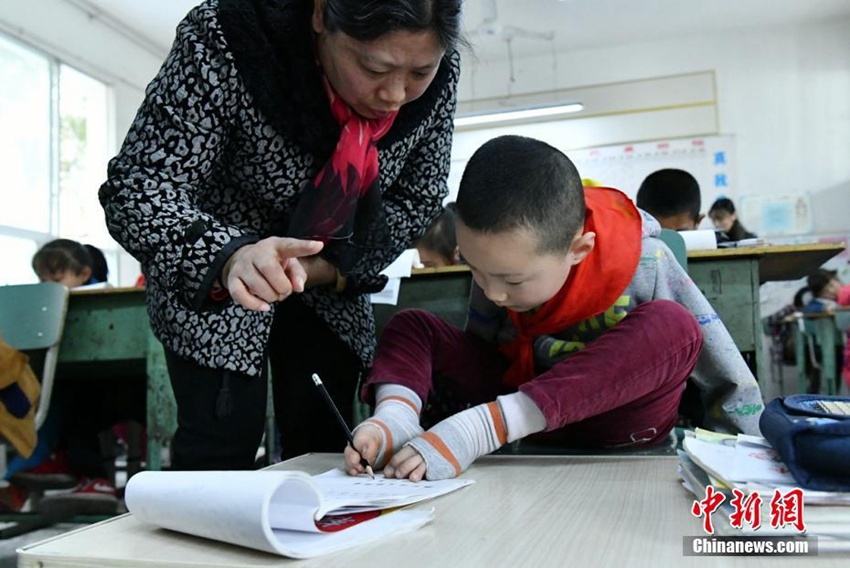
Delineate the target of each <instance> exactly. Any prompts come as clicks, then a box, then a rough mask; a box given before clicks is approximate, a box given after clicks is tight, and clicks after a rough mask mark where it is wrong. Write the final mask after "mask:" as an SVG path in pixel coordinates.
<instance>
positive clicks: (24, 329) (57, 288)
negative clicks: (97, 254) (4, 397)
mask: <svg viewBox="0 0 850 568" xmlns="http://www.w3.org/2000/svg"><path fill="white" fill-rule="evenodd" d="M67 311H68V288H66V287H65V286H63V285H62V284H57V283H56V282H41V283H39V284H20V285H13V286H0V338H2V339H3V341H5V342H6V343H7V344H8V345H10V346H12V347H14V348H15V349H17V350H19V351H23V352H24V353H26V354H27V355H29V356H30V358H31V360H33V359H34V360H38V361H43V363H42V364H41V365H39V367H40V369H38V370H36V369H34V370H35V372H36V374H37V375H38V378H39V380H40V381H41V395H40V397H39V401H38V409H37V410H36V414H35V426H36V428H39V427H41V425H42V424H43V423H44V420H45V418H47V409H48V408H49V407H50V396H51V393H52V391H53V378H54V375H55V373H56V363H57V362H58V360H59V343H60V342H61V341H62V331H63V329H64V328H65V314H66V313H67Z"/></svg>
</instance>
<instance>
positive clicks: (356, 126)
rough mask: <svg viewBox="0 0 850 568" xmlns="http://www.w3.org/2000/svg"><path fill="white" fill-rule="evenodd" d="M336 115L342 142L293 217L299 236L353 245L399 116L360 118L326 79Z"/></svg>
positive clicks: (295, 233)
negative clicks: (382, 145)
mask: <svg viewBox="0 0 850 568" xmlns="http://www.w3.org/2000/svg"><path fill="white" fill-rule="evenodd" d="M323 82H324V86H325V92H326V93H327V95H328V99H329V100H330V103H331V113H333V115H334V118H336V120H337V122H338V123H339V124H340V126H341V130H340V135H339V141H338V142H337V144H336V148H335V149H334V152H333V154H332V155H331V157H330V159H329V160H328V161H327V163H325V165H324V166H323V167H322V169H321V170H319V174H318V175H317V176H316V180H315V182H314V186H315V189H314V190H312V191H311V190H310V189H305V190H304V193H303V194H302V198H301V199H300V200H299V204H298V208H297V209H296V212H295V213H294V214H293V220H292V222H293V227H292V233H293V236H298V237H302V238H315V239H319V240H322V241H325V242H327V241H328V240H329V239H347V238H349V237H351V235H352V233H353V232H354V219H355V215H356V212H357V203H358V200H359V199H360V198H361V197H363V196H365V195H366V194H367V193H368V192H369V191H370V190H372V189H373V186H374V187H376V186H377V184H376V183H375V182H376V180H377V179H378V148H377V143H378V140H379V139H380V138H381V137H382V136H384V135H385V134H386V133H387V132H388V131H389V129H390V128H391V127H392V125H393V121H394V120H395V117H396V116H397V115H398V112H394V113H392V114H389V115H387V116H385V117H382V118H378V119H369V118H364V117H362V116H360V115H359V114H357V113H356V112H354V110H353V109H352V108H351V107H350V106H348V104H347V103H346V102H345V101H344V100H342V97H340V96H339V95H338V94H337V93H336V91H334V90H333V87H331V85H330V83H329V82H328V80H327V78H323Z"/></svg>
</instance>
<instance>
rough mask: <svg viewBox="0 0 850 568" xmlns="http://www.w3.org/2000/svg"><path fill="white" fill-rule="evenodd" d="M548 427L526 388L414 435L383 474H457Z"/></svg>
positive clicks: (433, 476) (438, 476)
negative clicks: (484, 457)
mask: <svg viewBox="0 0 850 568" xmlns="http://www.w3.org/2000/svg"><path fill="white" fill-rule="evenodd" d="M545 427H546V419H545V418H544V416H543V413H542V412H541V411H540V409H539V408H538V407H537V405H536V404H534V402H533V401H532V400H531V398H529V397H528V396H526V395H525V394H523V393H521V392H517V393H513V394H509V395H503V396H500V397H498V398H497V399H496V400H494V401H493V402H488V403H486V404H480V405H478V406H475V407H472V408H469V409H467V410H464V411H463V412H459V413H457V414H455V415H454V416H450V417H449V418H446V419H445V420H443V421H442V422H440V423H439V424H437V425H436V426H434V427H433V428H431V429H430V430H428V431H427V432H425V433H424V434H422V435H421V436H419V437H417V438H414V439H413V440H411V441H410V442H408V444H407V446H408V447H407V448H404V449H403V450H402V451H400V452H399V453H398V455H396V456H395V457H394V458H393V459H392V460H390V463H389V464H388V466H387V467H386V468H384V473H385V474H386V475H388V476H389V477H392V476H398V477H409V478H410V479H412V480H415V481H418V480H420V479H422V478H423V477H425V478H427V479H429V480H432V481H433V480H436V479H448V478H451V477H457V476H458V475H460V474H461V473H463V472H464V471H466V469H467V468H468V467H469V466H470V464H472V462H474V461H475V460H476V459H478V458H479V457H481V456H483V455H486V454H489V453H491V452H493V451H495V450H497V449H499V448H501V447H502V446H503V445H505V444H506V443H507V442H513V441H514V440H518V439H520V438H524V437H525V436H528V435H529V434H533V433H535V432H540V431H541V430H543V429H544V428H545ZM411 448H413V449H414V450H416V452H413V451H411Z"/></svg>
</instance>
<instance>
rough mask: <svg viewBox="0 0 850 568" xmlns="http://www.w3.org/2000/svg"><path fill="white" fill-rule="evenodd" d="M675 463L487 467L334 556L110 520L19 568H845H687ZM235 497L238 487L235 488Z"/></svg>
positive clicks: (684, 498)
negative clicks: (417, 517)
mask: <svg viewBox="0 0 850 568" xmlns="http://www.w3.org/2000/svg"><path fill="white" fill-rule="evenodd" d="M341 462H342V457H341V455H331V454H319V455H308V456H302V457H299V458H295V459H293V460H289V461H287V462H284V463H281V464H277V465H275V466H272V467H275V468H283V469H298V470H302V471H306V472H308V473H319V472H322V471H325V470H327V469H330V468H333V467H337V466H339V465H340V464H341ZM676 463H677V458H675V457H643V456H642V457H625V456H592V457H591V456H547V457H542V456H488V457H485V458H481V459H480V460H478V461H477V462H476V463H475V464H473V466H472V467H471V468H470V470H469V471H468V472H467V473H465V474H464V477H468V478H470V479H473V480H475V484H474V485H472V486H470V487H466V488H464V489H462V490H460V491H457V492H455V493H452V494H449V495H445V496H443V497H439V498H437V499H436V500H433V501H430V502H427V503H424V504H421V505H417V506H418V507H432V506H433V507H435V509H436V512H435V516H434V520H433V522H432V523H431V524H429V525H426V526H425V527H423V528H421V529H419V530H415V531H413V532H409V533H405V534H401V535H396V536H393V537H390V538H388V539H386V540H385V541H382V542H380V543H375V544H366V545H363V546H360V547H357V548H353V549H349V550H347V551H342V552H339V553H336V554H330V555H326V556H320V557H317V558H315V559H309V560H297V561H293V560H289V559H286V558H283V557H279V556H274V555H271V554H266V553H261V552H256V551H253V550H249V549H245V548H241V547H237V546H232V545H227V544H222V543H218V542H214V541H210V540H206V539H201V538H197V537H192V536H187V535H184V534H181V533H176V532H170V531H166V530H163V529H157V528H154V527H153V526H150V525H144V524H142V523H140V522H138V521H137V520H136V519H135V518H133V516H132V515H129V514H128V515H124V516H121V517H116V518H113V519H110V520H107V521H104V522H102V523H98V524H96V525H91V526H88V527H85V528H82V529H79V530H76V531H74V532H71V533H66V534H64V535H61V536H58V537H54V538H51V539H48V540H45V541H43V542H41V543H36V544H32V545H28V546H25V547H23V548H21V549H20V550H19V551H18V552H19V564H18V566H19V567H21V568H35V567H36V566H38V567H40V568H50V567H53V566H56V567H59V566H61V567H63V568H71V567H86V568H98V567H106V566H110V567H111V566H124V567H134V566H138V567H143V566H158V567H163V568H167V567H175V568H177V567H180V568H190V567H194V566H197V567H202V566H203V567H211V566H215V567H224V566H232V567H236V566H239V567H247V566H284V565H293V566H295V565H297V566H299V567H303V568H310V567H313V566H316V567H319V566H321V567H328V566H344V567H347V568H356V567H360V566H396V565H398V566H404V567H405V568H417V567H423V568H426V567H427V568H431V567H433V566H463V567H464V568H477V567H482V568H483V567H491V566H535V567H561V566H569V565H573V564H574V565H588V564H591V563H592V564H594V565H600V566H677V567H690V566H698V567H700V568H702V567H712V566H717V567H720V566H722V567H730V568H735V567H738V566H742V567H743V566H746V567H747V568H759V567H762V566H764V567H767V566H774V565H775V563H776V562H777V561H779V562H782V561H783V560H786V561H787V565H789V566H790V565H793V566H815V565H817V566H818V567H819V568H831V567H835V568H837V567H839V566H842V567H843V566H845V565H846V563H847V553H844V554H843V555H842V554H838V553H820V555H819V557H818V558H813V557H794V558H793V559H791V558H784V559H781V558H780V559H777V558H775V557H774V558H771V557H769V556H749V557H730V556H726V557H723V556H712V557H694V556H685V555H684V554H683V547H684V542H685V541H684V537H688V536H703V535H704V533H702V524H701V519H698V518H696V517H694V516H693V515H692V514H691V505H692V503H693V498H692V496H690V494H689V493H688V492H687V491H685V489H683V488H682V486H681V483H680V481H679V477H678V475H677V473H676ZM234 490H236V488H234Z"/></svg>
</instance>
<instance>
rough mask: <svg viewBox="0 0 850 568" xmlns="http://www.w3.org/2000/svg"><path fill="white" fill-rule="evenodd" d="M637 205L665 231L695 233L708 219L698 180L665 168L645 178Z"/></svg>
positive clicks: (682, 172)
mask: <svg viewBox="0 0 850 568" xmlns="http://www.w3.org/2000/svg"><path fill="white" fill-rule="evenodd" d="M635 201H636V202H637V206H638V207H640V208H641V209H643V210H644V211H646V212H647V213H649V214H650V215H652V216H653V217H655V218H656V219H657V220H658V222H659V223H660V224H661V228H663V229H671V230H673V231H695V230H696V229H698V228H699V224H700V223H701V222H702V220H703V218H704V217H705V215H704V214H702V213H700V211H699V210H700V207H702V197H701V196H700V191H699V183H698V182H697V180H696V178H694V176H692V175H691V174H689V173H688V172H686V171H684V170H675V169H664V170H658V171H657V172H653V173H651V174H649V175H648V176H646V179H644V180H643V182H642V183H641V184H640V188H639V189H638V192H637V197H636V200H635Z"/></svg>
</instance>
